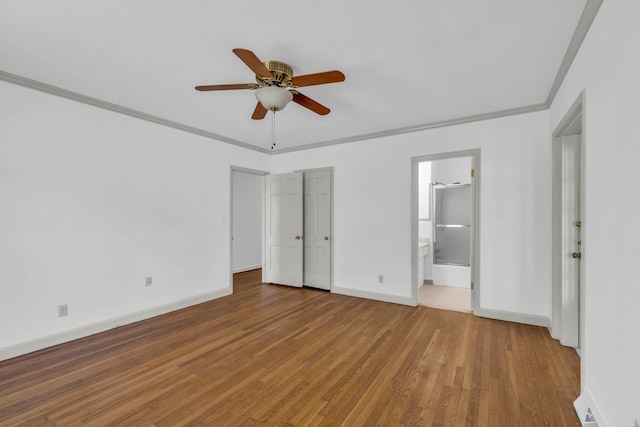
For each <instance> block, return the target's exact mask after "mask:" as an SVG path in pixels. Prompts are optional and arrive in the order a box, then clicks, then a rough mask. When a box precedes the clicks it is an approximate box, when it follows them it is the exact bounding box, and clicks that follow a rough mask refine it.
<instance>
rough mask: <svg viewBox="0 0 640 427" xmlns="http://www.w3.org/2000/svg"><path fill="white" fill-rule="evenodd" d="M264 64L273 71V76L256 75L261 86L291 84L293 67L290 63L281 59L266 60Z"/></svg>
mask: <svg viewBox="0 0 640 427" xmlns="http://www.w3.org/2000/svg"><path fill="white" fill-rule="evenodd" d="M263 64H264V65H265V67H267V69H268V70H269V71H271V77H270V78H269V77H262V76H259V75H256V81H257V82H258V83H260V85H261V86H278V87H285V86H290V84H291V77H292V76H293V68H291V66H290V65H289V64H285V63H284V62H280V61H264V62H263Z"/></svg>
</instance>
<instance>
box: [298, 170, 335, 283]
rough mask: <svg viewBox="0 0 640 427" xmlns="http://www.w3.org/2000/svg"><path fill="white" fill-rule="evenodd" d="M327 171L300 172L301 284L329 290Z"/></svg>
mask: <svg viewBox="0 0 640 427" xmlns="http://www.w3.org/2000/svg"><path fill="white" fill-rule="evenodd" d="M331 239H332V236H331V171H329V170H321V171H311V172H305V173H304V285H305V286H310V287H313V288H319V289H326V290H329V289H331Z"/></svg>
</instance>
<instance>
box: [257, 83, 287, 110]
mask: <svg viewBox="0 0 640 427" xmlns="http://www.w3.org/2000/svg"><path fill="white" fill-rule="evenodd" d="M256 98H257V99H258V101H259V102H260V104H262V106H263V107H264V108H266V109H267V110H269V111H280V110H282V109H283V108H284V107H286V106H287V104H288V103H289V102H291V100H292V99H293V95H292V94H291V92H289V91H288V90H287V89H286V88H283V87H278V86H267V87H261V88H258V89H257V90H256Z"/></svg>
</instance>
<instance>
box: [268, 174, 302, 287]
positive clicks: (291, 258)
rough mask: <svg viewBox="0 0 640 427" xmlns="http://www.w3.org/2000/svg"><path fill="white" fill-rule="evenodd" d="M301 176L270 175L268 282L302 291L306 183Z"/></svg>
mask: <svg viewBox="0 0 640 427" xmlns="http://www.w3.org/2000/svg"><path fill="white" fill-rule="evenodd" d="M302 177H303V176H302V173H301V172H294V173H287V174H279V175H267V176H266V179H265V184H266V192H265V194H266V206H265V226H266V227H265V242H266V253H265V263H266V265H265V269H266V272H265V273H266V274H265V278H266V281H267V282H268V283H277V284H280V285H289V286H296V287H302V283H303V277H302V267H303V249H304V245H303V237H304V236H303V216H302V213H303V198H302V196H303V179H302Z"/></svg>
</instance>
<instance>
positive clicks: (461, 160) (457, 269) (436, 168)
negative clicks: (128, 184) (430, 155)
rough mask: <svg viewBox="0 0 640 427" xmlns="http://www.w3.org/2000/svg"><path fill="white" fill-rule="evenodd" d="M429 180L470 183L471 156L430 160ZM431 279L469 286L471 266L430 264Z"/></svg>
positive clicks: (439, 282)
mask: <svg viewBox="0 0 640 427" xmlns="http://www.w3.org/2000/svg"><path fill="white" fill-rule="evenodd" d="M431 180H432V182H439V183H442V184H453V183H456V182H459V183H460V184H469V183H471V157H456V158H451V159H442V160H434V161H433V162H431ZM432 249H433V248H432ZM429 254H430V255H431V256H430V257H427V258H430V262H431V264H433V250H431V251H430V252H429ZM425 264H427V263H425ZM426 269H427V268H426V266H425V270H426ZM431 279H432V280H433V284H434V285H443V286H455V287H460V288H469V287H471V268H470V267H461V266H457V265H437V264H436V265H432V275H431Z"/></svg>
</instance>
